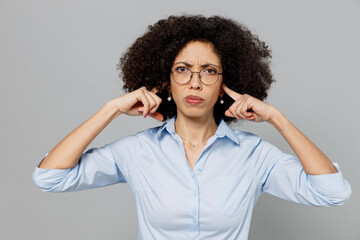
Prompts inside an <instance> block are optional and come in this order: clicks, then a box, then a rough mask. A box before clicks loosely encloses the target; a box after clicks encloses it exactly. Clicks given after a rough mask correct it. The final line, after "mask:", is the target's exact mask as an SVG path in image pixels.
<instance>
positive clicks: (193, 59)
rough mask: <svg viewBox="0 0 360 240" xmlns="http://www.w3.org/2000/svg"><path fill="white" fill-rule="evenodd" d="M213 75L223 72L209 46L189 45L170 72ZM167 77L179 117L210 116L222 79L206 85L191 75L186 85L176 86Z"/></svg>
mask: <svg viewBox="0 0 360 240" xmlns="http://www.w3.org/2000/svg"><path fill="white" fill-rule="evenodd" d="M185 68H187V69H190V70H191V71H193V72H200V71H202V70H203V69H206V70H204V73H211V74H214V73H216V72H218V73H222V66H221V62H220V58H219V57H218V55H217V54H216V53H215V51H214V48H213V46H212V44H211V43H204V42H199V41H195V42H189V43H188V44H187V45H186V46H185V47H184V48H183V49H182V50H181V51H180V52H179V54H178V55H177V56H176V58H175V60H174V63H173V66H172V68H171V70H172V71H180V72H184V71H187V70H186V69H185ZM173 76H174V75H172V76H170V79H171V80H170V81H171V85H170V86H171V87H170V91H171V94H172V97H173V99H174V101H175V103H176V106H177V114H178V116H180V115H184V116H186V117H193V118H194V117H195V118H198V117H213V109H214V105H215V103H216V101H217V100H218V98H219V96H220V94H221V92H222V91H221V83H222V76H221V75H220V76H219V79H218V81H217V82H216V83H215V84H213V85H205V84H203V83H202V82H201V81H200V78H199V74H198V73H194V74H193V75H192V78H191V80H190V81H189V82H188V83H186V84H178V83H177V82H175V81H174V79H173Z"/></svg>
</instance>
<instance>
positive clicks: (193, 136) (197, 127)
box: [175, 114, 217, 144]
mask: <svg viewBox="0 0 360 240" xmlns="http://www.w3.org/2000/svg"><path fill="white" fill-rule="evenodd" d="M175 128H176V132H177V133H178V134H179V135H180V136H181V138H183V140H186V141H189V142H191V143H193V144H197V143H200V142H201V141H203V140H204V139H206V138H209V137H210V136H211V135H213V133H214V131H215V130H216V129H217V125H216V122H215V119H214V117H213V116H211V117H197V118H189V117H186V116H184V115H182V114H180V115H177V116H176V121H175Z"/></svg>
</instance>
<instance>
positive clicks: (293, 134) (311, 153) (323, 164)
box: [268, 109, 337, 175]
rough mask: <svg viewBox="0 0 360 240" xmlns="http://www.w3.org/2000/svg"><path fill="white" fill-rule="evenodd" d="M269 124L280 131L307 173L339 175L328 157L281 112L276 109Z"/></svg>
mask: <svg viewBox="0 0 360 240" xmlns="http://www.w3.org/2000/svg"><path fill="white" fill-rule="evenodd" d="M268 122H269V123H270V124H272V125H273V126H274V127H275V128H276V129H277V130H278V131H279V133H280V134H281V135H282V136H283V137H284V138H285V140H286V141H287V142H288V144H289V145H290V146H291V148H292V149H293V150H294V152H295V154H296V155H297V157H298V158H299V159H300V161H301V163H302V165H303V167H304V170H305V172H306V173H308V174H311V175H321V174H330V173H337V170H336V168H335V167H334V165H333V164H332V162H331V161H330V160H329V159H328V158H327V157H326V155H325V154H324V153H323V152H322V151H321V150H320V149H319V148H318V147H317V146H316V145H315V144H314V143H312V142H311V141H310V140H309V139H308V138H307V137H306V136H305V135H304V134H302V133H301V132H300V131H299V130H298V129H297V128H296V127H295V126H294V125H293V124H292V123H291V122H290V121H289V120H288V119H287V118H286V117H285V115H284V114H282V113H281V112H280V111H278V110H277V109H276V110H275V111H274V114H273V115H272V117H271V119H269V120H268Z"/></svg>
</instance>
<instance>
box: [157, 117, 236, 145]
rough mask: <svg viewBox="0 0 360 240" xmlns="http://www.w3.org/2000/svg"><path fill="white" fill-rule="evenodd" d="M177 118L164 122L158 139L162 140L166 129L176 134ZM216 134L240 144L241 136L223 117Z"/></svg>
mask: <svg viewBox="0 0 360 240" xmlns="http://www.w3.org/2000/svg"><path fill="white" fill-rule="evenodd" d="M175 118H176V117H173V118H171V119H170V120H169V121H168V122H167V123H164V124H163V125H162V126H161V127H160V128H159V129H158V131H157V133H156V137H157V139H158V140H160V137H161V134H162V133H163V132H164V131H165V130H166V131H167V132H168V133H170V134H171V136H174V135H175V134H176V132H175ZM215 135H216V136H217V137H218V138H223V137H227V138H229V139H230V140H232V141H233V142H235V143H237V144H238V145H239V144H240V142H239V138H238V137H237V135H236V134H235V132H234V130H232V129H231V128H230V127H229V126H228V125H227V124H226V123H225V121H224V120H223V119H221V121H220V124H219V126H218V128H217V130H216V132H215Z"/></svg>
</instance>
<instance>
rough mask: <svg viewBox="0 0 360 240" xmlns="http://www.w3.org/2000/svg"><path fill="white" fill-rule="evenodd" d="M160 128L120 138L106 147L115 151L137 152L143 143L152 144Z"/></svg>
mask: <svg viewBox="0 0 360 240" xmlns="http://www.w3.org/2000/svg"><path fill="white" fill-rule="evenodd" d="M160 127H161V126H158V127H153V128H148V129H146V130H143V131H140V132H137V133H135V134H132V135H127V136H123V137H120V138H118V139H116V140H115V141H113V142H111V143H109V144H108V145H110V146H111V147H113V148H117V149H127V150H130V149H136V150H138V149H139V148H142V144H143V142H144V141H152V142H153V141H154V140H155V139H156V138H157V134H158V131H159V128H160Z"/></svg>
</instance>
